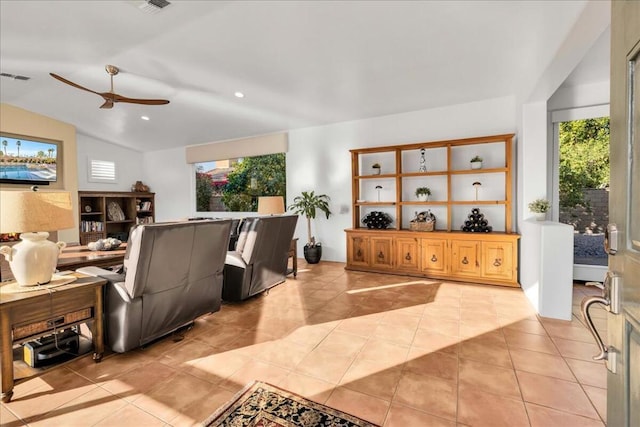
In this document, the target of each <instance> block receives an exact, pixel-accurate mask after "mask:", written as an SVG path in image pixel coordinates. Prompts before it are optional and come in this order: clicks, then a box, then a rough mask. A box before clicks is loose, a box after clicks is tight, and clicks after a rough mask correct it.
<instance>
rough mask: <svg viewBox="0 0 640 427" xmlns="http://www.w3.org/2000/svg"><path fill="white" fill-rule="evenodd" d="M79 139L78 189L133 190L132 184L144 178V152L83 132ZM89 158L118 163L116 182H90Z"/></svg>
mask: <svg viewBox="0 0 640 427" xmlns="http://www.w3.org/2000/svg"><path fill="white" fill-rule="evenodd" d="M76 138H77V140H78V189H79V190H81V191H86V190H90V191H131V185H132V184H134V183H135V182H136V181H144V180H143V170H142V157H143V156H142V153H141V152H139V151H135V150H131V149H129V148H125V147H122V146H120V145H115V144H111V143H109V142H106V141H103V140H100V139H97V138H93V137H91V136H88V135H83V134H81V133H78V134H77V137H76ZM89 159H93V160H106V161H111V162H114V163H115V164H116V173H117V178H118V181H117V182H115V183H103V182H89V180H88V178H89V174H88V170H89V166H88V163H89Z"/></svg>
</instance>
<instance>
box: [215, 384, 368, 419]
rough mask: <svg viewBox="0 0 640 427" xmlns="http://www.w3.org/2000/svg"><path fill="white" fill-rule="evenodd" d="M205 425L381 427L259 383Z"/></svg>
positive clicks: (242, 393)
mask: <svg viewBox="0 0 640 427" xmlns="http://www.w3.org/2000/svg"><path fill="white" fill-rule="evenodd" d="M203 424H204V425H205V426H207V427H214V426H229V427H292V426H304V427H316V426H335V427H378V426H376V425H375V424H371V423H369V422H367V421H364V420H362V419H360V418H358V417H354V416H353V415H349V414H345V413H344V412H341V411H338V410H337V409H333V408H329V407H328V406H325V405H321V404H319V403H316V402H312V401H311V400H308V399H305V398H303V397H301V396H298V395H297V394H293V393H291V392H288V391H285V390H282V389H280V388H278V387H275V386H272V385H271V384H267V383H263V382H260V381H256V382H254V383H253V384H250V385H248V386H247V387H245V388H244V390H242V391H240V392H239V393H238V394H237V395H236V396H235V397H234V398H233V399H231V401H230V402H229V403H227V404H226V405H225V406H223V407H222V408H220V409H218V410H217V411H216V412H215V413H214V414H213V415H211V416H210V417H209V418H208V419H207V420H206V421H205V422H204V423H203Z"/></svg>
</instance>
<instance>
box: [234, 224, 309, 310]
mask: <svg viewBox="0 0 640 427" xmlns="http://www.w3.org/2000/svg"><path fill="white" fill-rule="evenodd" d="M297 222H298V216H297V215H282V216H268V217H267V216H264V217H253V218H246V219H245V220H244V221H243V223H242V229H241V231H240V234H239V236H238V242H237V244H236V249H235V250H234V251H229V252H228V253H227V258H226V261H225V262H226V265H225V267H224V287H223V289H222V299H223V300H225V301H242V300H245V299H247V298H249V297H251V296H253V295H256V294H259V293H261V292H264V291H266V290H267V289H269V288H271V287H273V286H275V285H277V284H279V283H282V282H284V281H285V279H286V274H287V261H288V259H289V247H290V246H291V239H292V238H293V233H294V232H295V229H296V223H297Z"/></svg>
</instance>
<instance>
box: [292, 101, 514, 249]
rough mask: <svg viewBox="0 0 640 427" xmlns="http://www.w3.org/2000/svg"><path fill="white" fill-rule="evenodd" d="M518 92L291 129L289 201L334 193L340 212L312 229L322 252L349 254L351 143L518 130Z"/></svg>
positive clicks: (302, 233) (302, 231) (302, 229)
mask: <svg viewBox="0 0 640 427" xmlns="http://www.w3.org/2000/svg"><path fill="white" fill-rule="evenodd" d="M515 130H516V105H515V98H513V97H503V98H495V99H489V100H484V101H479V102H473V103H469V104H460V105H453V106H448V107H442V108H435V109H429V110H421V111H414V112H409V113H403V114H395V115H391V116H384V117H377V118H373V119H365V120H357V121H351V122H343V123H337V124H333V125H327V126H318V127H312V128H305V129H298V130H292V131H290V132H289V152H288V153H287V204H290V203H291V202H292V200H293V198H294V197H295V196H296V195H298V194H300V192H302V191H308V190H314V191H315V192H316V193H320V194H327V195H328V196H329V197H330V198H331V204H330V207H331V210H332V212H333V213H334V215H333V216H331V218H329V220H326V219H325V218H324V217H318V218H316V220H315V221H313V224H312V233H313V234H314V235H315V236H316V238H317V239H318V240H319V241H321V242H322V244H323V252H322V258H323V259H324V260H327V261H345V260H346V239H345V233H344V229H345V228H351V227H352V224H351V155H350V153H349V150H350V149H353V148H362V147H372V146H384V145H397V144H405V143H413V142H421V141H437V140H442V139H453V138H466V137H473V136H482V135H494V134H502V133H510V132H515ZM305 223H306V221H305V220H304V218H301V219H300V221H298V227H297V229H296V236H297V237H299V238H300V240H299V246H300V247H299V248H298V250H299V253H302V246H304V243H305V242H306V241H307V235H306V224H305Z"/></svg>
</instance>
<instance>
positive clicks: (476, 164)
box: [471, 156, 482, 169]
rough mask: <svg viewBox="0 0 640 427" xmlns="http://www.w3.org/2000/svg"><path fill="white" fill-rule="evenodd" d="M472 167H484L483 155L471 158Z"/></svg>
mask: <svg viewBox="0 0 640 427" xmlns="http://www.w3.org/2000/svg"><path fill="white" fill-rule="evenodd" d="M471 169H482V157H480V156H475V157H474V158H472V159H471Z"/></svg>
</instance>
